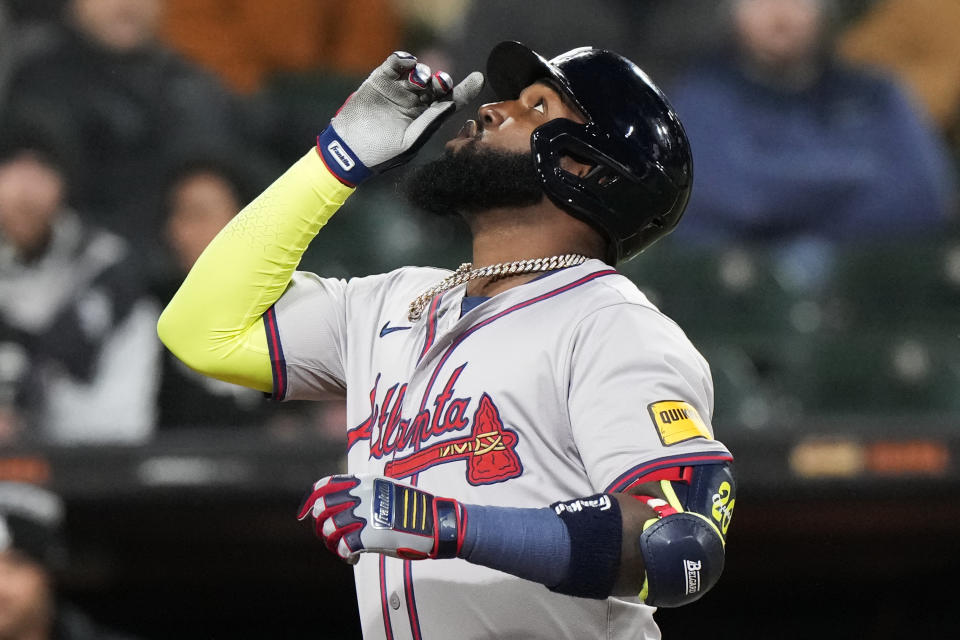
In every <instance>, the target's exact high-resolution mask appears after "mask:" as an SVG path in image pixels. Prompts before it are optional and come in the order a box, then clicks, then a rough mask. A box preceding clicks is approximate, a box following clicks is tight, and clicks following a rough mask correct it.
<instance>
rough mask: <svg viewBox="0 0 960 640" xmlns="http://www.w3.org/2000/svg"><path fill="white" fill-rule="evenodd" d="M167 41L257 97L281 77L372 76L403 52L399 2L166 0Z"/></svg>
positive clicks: (165, 25) (235, 87)
mask: <svg viewBox="0 0 960 640" xmlns="http://www.w3.org/2000/svg"><path fill="white" fill-rule="evenodd" d="M166 2H167V11H166V15H165V19H164V23H163V37H164V39H165V40H166V41H167V42H169V43H170V44H171V45H172V46H173V47H175V48H176V49H177V50H179V51H181V52H183V54H184V55H186V56H188V57H190V58H191V59H193V60H195V61H197V62H199V63H201V64H203V65H204V66H205V67H207V68H208V69H212V70H215V71H216V72H217V73H218V74H219V75H220V76H221V77H222V78H224V80H226V81H227V83H228V84H229V85H230V86H231V87H233V88H234V89H235V90H237V91H240V92H243V93H250V92H253V91H255V90H257V89H259V88H261V86H262V85H263V83H264V81H265V80H267V79H269V77H270V76H271V75H273V74H275V73H278V72H284V71H285V72H294V71H312V70H314V69H336V70H337V72H338V73H348V74H351V73H361V74H363V75H364V76H365V75H366V74H367V72H368V71H369V69H370V67H371V66H376V65H377V64H379V62H380V61H381V60H382V59H383V56H384V55H386V53H389V52H390V51H393V50H394V49H398V48H399V42H400V24H399V20H398V17H397V13H396V11H395V10H394V7H393V0H352V1H351V2H342V1H341V0H271V1H270V2H264V1H263V0H166Z"/></svg>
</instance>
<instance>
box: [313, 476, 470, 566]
mask: <svg viewBox="0 0 960 640" xmlns="http://www.w3.org/2000/svg"><path fill="white" fill-rule="evenodd" d="M297 517H298V519H299V520H305V519H307V518H312V519H313V521H314V533H316V535H317V536H318V537H320V538H322V539H323V541H324V542H325V543H326V545H327V549H329V550H330V551H331V552H332V553H336V554H337V555H338V556H340V557H341V558H342V559H343V560H346V561H347V562H348V563H350V564H355V563H356V562H357V560H359V557H360V556H359V554H361V553H366V552H373V553H382V554H385V555H389V556H395V557H399V558H406V559H408V560H421V559H423V558H455V557H457V555H458V554H459V553H460V549H461V548H462V546H463V534H464V532H465V530H466V527H465V526H464V511H463V505H461V504H460V503H459V502H457V501H456V500H451V499H449V498H441V497H438V496H434V495H433V494H430V493H427V492H426V491H423V490H421V489H417V488H416V487H412V486H410V485H406V484H402V483H399V482H397V481H395V480H391V479H389V478H384V477H382V476H375V475H370V474H357V475H343V476H327V477H326V478H321V479H320V480H318V481H317V482H316V483H315V484H314V485H313V491H312V493H311V494H310V495H309V496H308V497H307V499H306V500H305V501H304V503H303V505H301V507H300V512H299V515H298V516H297Z"/></svg>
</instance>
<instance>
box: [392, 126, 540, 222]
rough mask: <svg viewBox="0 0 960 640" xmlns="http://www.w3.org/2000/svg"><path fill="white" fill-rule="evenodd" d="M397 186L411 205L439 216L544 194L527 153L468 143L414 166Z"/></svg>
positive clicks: (525, 203) (522, 203)
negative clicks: (480, 146) (484, 147)
mask: <svg viewBox="0 0 960 640" xmlns="http://www.w3.org/2000/svg"><path fill="white" fill-rule="evenodd" d="M400 189H401V191H402V192H403V194H404V195H405V196H406V198H407V200H408V201H409V202H410V204H412V205H413V206H415V207H418V208H420V209H423V210H424V211H426V212H427V213H432V214H436V215H441V216H449V215H451V214H456V213H459V214H469V213H475V212H478V211H487V210H490V209H499V208H504V207H529V206H531V205H535V204H537V203H538V202H540V200H541V199H542V198H543V195H544V194H543V188H542V187H541V185H540V178H539V176H538V175H537V171H536V169H535V168H534V166H533V154H532V153H510V152H507V151H497V150H493V149H481V148H479V147H478V146H477V145H476V144H474V143H473V142H468V143H467V144H466V145H464V146H463V147H461V148H460V149H459V150H457V151H451V150H449V149H448V150H447V151H446V152H445V153H444V154H443V155H442V156H441V157H439V158H437V159H436V160H432V161H430V162H428V163H427V164H425V165H423V166H420V167H417V168H416V169H414V170H413V171H412V172H411V173H410V174H408V176H407V177H406V179H405V180H404V181H403V182H402V183H401V185H400Z"/></svg>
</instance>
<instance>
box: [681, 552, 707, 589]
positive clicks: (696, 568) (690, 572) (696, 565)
mask: <svg viewBox="0 0 960 640" xmlns="http://www.w3.org/2000/svg"><path fill="white" fill-rule="evenodd" d="M702 566H703V564H702V563H701V562H700V561H699V560H697V561H693V560H684V561H683V569H684V571H685V573H686V575H687V593H688V594H690V593H697V592H698V591H700V569H701V568H702Z"/></svg>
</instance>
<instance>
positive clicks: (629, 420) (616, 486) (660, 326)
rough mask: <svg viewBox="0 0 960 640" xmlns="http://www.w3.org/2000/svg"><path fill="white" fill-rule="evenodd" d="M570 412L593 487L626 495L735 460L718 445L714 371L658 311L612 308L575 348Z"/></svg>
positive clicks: (591, 322) (583, 327) (588, 321)
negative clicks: (647, 479)
mask: <svg viewBox="0 0 960 640" xmlns="http://www.w3.org/2000/svg"><path fill="white" fill-rule="evenodd" d="M572 346H573V348H572V351H571V362H570V376H569V391H568V396H567V397H568V411H569V416H570V423H571V429H572V432H573V438H574V442H575V443H576V445H577V448H578V450H579V452H580V456H581V459H582V460H583V464H584V466H585V468H586V472H587V475H588V476H589V478H590V481H591V483H592V484H593V486H594V488H595V489H597V490H598V491H605V492H616V491H623V490H624V489H626V488H627V487H629V486H630V485H631V484H633V483H634V482H636V481H637V480H638V479H640V478H643V477H644V476H645V475H648V474H650V473H652V472H654V471H657V470H659V469H664V468H669V467H676V466H687V465H696V464H708V463H713V462H719V461H722V460H730V459H732V458H731V455H730V453H729V451H728V450H727V449H726V447H724V446H723V445H722V444H721V443H720V442H718V441H717V440H715V439H714V433H713V427H712V425H711V422H710V420H711V415H712V413H713V381H712V378H711V375H710V368H709V366H708V365H707V363H706V361H705V360H704V359H703V357H702V356H701V355H700V354H699V352H697V350H696V349H695V348H694V346H693V345H692V344H691V343H690V341H689V340H688V339H687V337H686V335H685V334H684V333H683V331H682V330H681V329H680V328H679V327H678V326H677V325H676V324H675V323H674V322H673V321H671V320H670V319H669V318H667V317H666V316H664V315H662V314H661V313H660V312H659V311H657V310H655V309H653V308H650V307H647V306H644V305H640V304H629V303H625V304H614V305H610V306H608V307H604V308H601V309H599V310H597V311H594V312H593V313H591V314H590V315H589V316H587V317H586V318H585V319H584V320H583V321H582V322H581V323H580V325H579V327H578V330H577V331H576V332H575V337H574V344H573V345H572Z"/></svg>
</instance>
